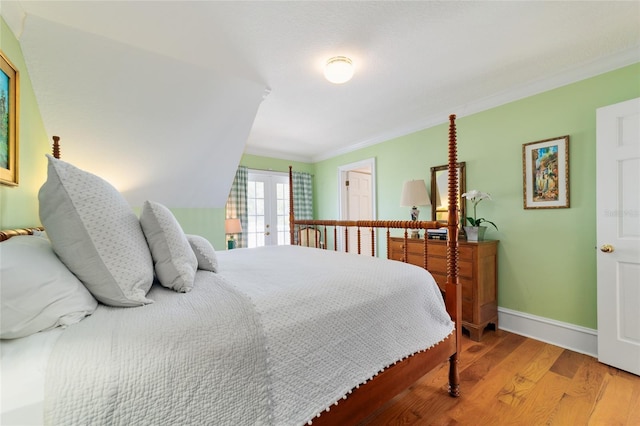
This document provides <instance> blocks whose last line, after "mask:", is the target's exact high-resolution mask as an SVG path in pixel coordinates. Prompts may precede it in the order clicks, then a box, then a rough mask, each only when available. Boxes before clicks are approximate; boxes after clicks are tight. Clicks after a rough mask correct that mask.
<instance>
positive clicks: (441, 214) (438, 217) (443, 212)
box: [431, 161, 467, 228]
mask: <svg viewBox="0 0 640 426" xmlns="http://www.w3.org/2000/svg"><path fill="white" fill-rule="evenodd" d="M456 166H457V168H458V176H459V179H458V206H459V211H460V219H459V222H460V227H461V228H462V227H463V226H464V225H465V223H466V221H467V216H466V213H467V211H466V210H467V209H466V203H464V202H463V200H462V194H464V193H465V192H466V191H467V189H466V188H467V184H466V163H465V162H464V161H462V162H459V163H457V164H456ZM448 169H449V166H447V165H446V164H445V165H444V166H435V167H431V220H435V221H438V222H442V223H446V222H447V215H448V211H447V208H446V207H443V208H438V206H436V200H438V198H440V199H442V197H441V195H444V197H445V198H446V197H447V191H446V189H447V187H448V185H445V192H444V193H443V194H440V192H439V191H438V185H437V176H438V172H442V171H444V172H445V176H446V177H447V179H448Z"/></svg>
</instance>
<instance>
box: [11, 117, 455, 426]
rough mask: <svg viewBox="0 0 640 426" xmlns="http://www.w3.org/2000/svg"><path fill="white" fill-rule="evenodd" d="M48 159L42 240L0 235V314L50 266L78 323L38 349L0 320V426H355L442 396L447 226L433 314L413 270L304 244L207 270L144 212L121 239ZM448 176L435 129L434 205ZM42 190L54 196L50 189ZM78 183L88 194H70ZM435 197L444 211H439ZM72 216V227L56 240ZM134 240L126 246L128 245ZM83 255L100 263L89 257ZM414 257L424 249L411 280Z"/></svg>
mask: <svg viewBox="0 0 640 426" xmlns="http://www.w3.org/2000/svg"><path fill="white" fill-rule="evenodd" d="M57 142H58V141H57V140H55V143H54V147H55V148H54V154H55V153H56V151H58V152H59V147H58V145H57ZM54 157H59V155H56V156H54ZM54 157H52V158H50V159H49V178H48V181H47V183H45V185H43V188H44V189H43V190H41V193H40V194H39V198H40V209H41V212H40V213H41V219H42V223H43V225H44V231H43V229H42V228H26V229H22V230H10V231H3V232H0V241H3V240H6V241H5V242H2V243H1V244H0V256H1V258H2V268H3V270H2V273H3V276H2V285H3V308H4V306H5V302H6V300H5V299H6V298H5V294H7V295H9V294H10V293H5V285H7V282H8V281H12V280H13V278H12V277H16V276H18V278H16V280H17V281H20V280H22V282H23V283H24V281H25V278H24V273H22V275H21V272H20V271H24V270H28V271H29V273H31V274H34V278H33V279H30V280H29V282H27V283H26V284H25V285H32V284H33V283H34V282H36V281H38V280H42V281H51V280H47V279H43V278H42V277H41V276H38V274H40V275H42V274H45V273H48V274H49V275H48V276H51V274H50V273H49V272H50V270H49V269H47V268H49V266H47V267H45V266H42V267H40V268H33V267H29V266H25V263H26V264H27V265H32V266H33V265H45V264H47V265H48V264H51V265H54V266H51V267H52V268H54V267H55V268H56V271H57V272H56V274H57V273H59V274H60V276H61V277H62V278H61V280H63V281H65V285H67V283H68V282H69V281H74V285H75V287H73V291H71V290H69V292H70V296H69V297H71V298H72V299H73V298H76V299H77V298H78V297H79V296H78V295H79V294H80V293H81V292H82V300H80V301H78V300H75V299H74V300H73V302H69V303H73V304H74V309H75V306H77V305H78V304H79V305H80V307H79V308H77V309H76V310H75V311H74V312H73V315H65V316H64V318H65V320H60V319H59V318H57V317H56V318H55V321H54V322H53V324H49V326H48V327H45V326H43V325H39V326H38V327H39V328H40V330H38V332H33V329H29V327H31V324H29V325H28V326H25V325H24V324H17V325H15V327H14V328H12V329H10V330H5V324H4V322H5V321H4V319H5V317H4V315H5V313H3V340H2V378H3V380H2V398H3V407H2V411H3V412H2V423H3V424H4V423H7V424H10V423H16V422H23V421H26V422H34V421H35V422H36V423H44V424H154V425H156V424H256V425H262V424H264V425H269V424H275V425H297V424H300V425H302V424H311V423H313V424H314V425H318V424H333V425H335V424H356V423H357V422H359V421H361V420H362V419H363V418H365V417H366V416H367V415H369V414H370V413H372V412H373V411H374V410H376V409H377V408H379V407H380V406H381V405H383V404H384V403H386V402H387V401H389V400H390V399H391V398H393V397H394V396H395V395H397V394H398V393H399V392H401V391H402V390H404V389H406V388H407V387H409V386H410V385H411V384H412V383H414V382H415V381H416V380H417V379H419V378H420V377H421V376H423V375H424V374H425V373H427V372H428V371H430V370H431V369H433V368H435V367H437V366H440V365H441V364H442V363H444V362H449V363H450V375H449V376H450V386H449V393H450V394H451V395H452V396H458V395H459V380H458V372H457V360H458V356H459V354H460V330H461V328H460V323H459V321H460V318H461V316H460V309H461V304H460V292H459V291H458V280H457V263H456V262H457V235H458V234H457V233H458V223H457V215H456V214H455V211H451V212H450V214H449V217H450V218H452V219H451V220H450V222H449V223H448V224H447V227H448V231H449V232H448V233H449V236H450V241H449V243H448V272H449V273H448V280H447V287H446V293H445V297H444V299H443V298H442V295H441V293H440V290H439V288H438V286H437V285H436V283H435V281H434V280H433V278H432V277H431V275H430V274H429V273H428V272H427V271H426V270H425V268H418V267H416V266H413V265H408V264H404V263H402V262H396V261H390V260H387V259H381V258H378V257H374V256H357V255H354V254H347V253H338V252H336V251H332V250H327V249H326V247H325V245H324V244H309V239H307V240H306V241H307V245H308V246H309V245H311V246H313V247H296V246H295V244H292V245H290V246H278V247H271V248H260V249H237V250H232V251H224V252H216V251H215V250H214V249H213V247H211V245H210V244H209V243H208V242H207V241H206V240H204V239H203V238H201V237H198V236H193V235H184V234H183V233H182V231H181V229H180V228H179V225H177V221H175V218H173V216H172V215H171V213H170V212H169V211H168V209H166V208H164V207H163V206H161V205H158V204H157V203H153V202H147V203H145V206H144V207H143V210H142V213H141V215H140V218H139V219H138V218H137V217H136V220H135V221H134V220H133V219H132V216H131V215H130V214H129V213H130V212H128V211H127V207H126V203H124V204H123V203H122V200H120V199H119V198H118V194H115V193H114V192H113V190H112V189H110V188H109V187H108V184H106V183H105V182H103V181H101V180H100V179H99V178H97V177H94V176H92V175H90V174H88V173H86V172H83V171H80V170H77V169H75V168H73V166H71V165H67V164H63V163H60V161H61V160H59V159H57V158H54ZM456 162H457V159H456V136H455V116H453V115H452V116H451V117H450V126H449V164H450V165H453V166H450V174H449V177H450V192H455V188H456V187H457V182H456V181H455V179H456V178H457V174H456V173H455V164H456ZM52 168H53V169H52ZM52 173H54V174H56V178H57V179H58V180H60V181H63V182H62V183H61V182H57V183H56V185H54V186H53V187H52V184H51V183H50V180H51V178H50V176H51V174H52ZM83 179H84V180H86V181H87V182H88V183H87V185H88V186H86V187H83V186H82V185H80V184H78V183H77V182H79V181H80V182H82V181H83ZM65 182H66V186H65ZM59 186H62V187H63V188H62V189H64V191H62V192H64V194H63V195H64V196H67V192H69V191H71V192H73V191H77V192H79V193H80V194H81V195H82V196H83V197H84V198H82V200H80V201H78V200H77V199H75V200H72V201H74V202H66V203H64V202H63V203H61V202H60V201H59V200H58V198H60V197H61V196H63V195H61V193H60V191H61V188H59ZM87 187H88V188H91V191H89V192H91V194H90V196H88V197H87V196H86V192H87V189H86V188H87ZM95 188H98V189H95ZM452 188H453V189H452ZM94 190H95V191H98V192H100V191H102V192H106V193H107V196H104V197H96V196H95V193H94ZM52 194H53V195H52ZM449 196H450V203H449V204H450V205H451V206H455V196H456V195H455V193H452V194H449ZM52 199H53V200H56V201H55V203H54V202H52ZM451 201H452V202H451ZM82 203H85V204H86V205H85V206H84V208H83V207H82ZM101 203H102V204H101ZM290 205H291V206H293V202H291V203H290ZM96 215H98V217H96ZM76 216H77V217H86V218H89V219H85V220H84V222H82V220H81V222H82V223H80V225H79V224H78V223H77V222H74V223H72V224H71V225H69V224H66V225H64V223H66V222H68V221H69V220H70V218H73V219H74V220H77V219H78V218H77V217H76ZM134 216H135V215H134ZM92 221H93V222H92ZM290 221H291V223H290V229H291V238H292V240H291V241H292V243H294V242H295V233H296V230H297V229H300V227H304V226H309V225H311V226H314V227H321V226H326V225H327V223H328V222H327V221H317V222H312V223H307V222H305V221H297V220H296V219H295V212H293V211H291V213H290ZM94 222H98V223H99V224H100V226H97V225H95V223H94ZM92 223H93V224H92ZM63 225H64V226H63ZM65 226H67V228H65ZM68 226H73V227H72V228H68ZM113 226H119V227H121V230H120V231H119V232H114V231H113V229H111V228H112V227H113ZM337 226H343V227H347V226H355V227H357V228H362V227H368V228H383V229H386V230H387V235H388V233H389V230H390V229H404V231H405V238H406V235H407V229H415V228H420V229H428V228H430V227H434V226H438V225H437V224H435V223H433V222H405V221H393V222H388V221H367V222H357V223H339V224H337ZM78 227H80V228H82V232H79V231H76V229H77V228H78ZM138 228H140V233H139V235H138V238H137V239H135V238H133V237H132V236H131V235H129V234H136V232H137V231H136V232H133V231H132V229H134V230H137V229H138ZM70 234H71V235H70ZM325 234H326V231H325ZM136 235H137V234H136ZM140 235H142V238H143V240H142V241H141V240H140ZM358 235H359V233H358ZM387 238H388V237H387ZM86 240H89V241H90V243H91V245H92V247H88V246H87V245H86ZM102 240H105V241H106V242H105V241H102ZM83 244H85V245H83ZM100 244H102V245H104V246H106V248H102V250H103V251H102V252H99V253H98V254H99V255H96V256H90V255H89V254H88V252H90V251H91V250H93V249H94V248H93V246H99V245H100ZM142 245H144V247H142ZM358 245H359V244H358ZM314 247H321V248H314ZM323 248H324V249H323ZM104 250H106V252H107V253H108V256H107V255H104V253H105V252H104ZM145 250H146V251H145ZM427 251H428V243H427V241H426V240H425V267H426V268H427V269H428V265H427V264H426V252H427ZM25 253H26V254H25ZM29 253H38V256H39V257H37V258H35V257H34V258H31V257H28V256H30V255H29ZM12 256H13V257H12ZM83 256H84V258H83ZM87 256H88V257H87ZM47 262H49V263H47ZM135 262H140V264H141V265H143V266H135V267H134V266H132V264H133V263H135ZM150 262H151V266H149V263H150ZM16 265H17V266H16ZM11 266H15V268H14V269H13V270H9V271H8V272H7V269H10V267H11ZM20 268H23V269H20ZM149 268H151V275H152V280H151V282H149V280H148V275H149ZM16 271H17V272H16ZM69 271H72V272H73V274H71V278H70V277H69V274H70V272H69ZM283 271H285V272H284V273H283ZM11 274H13V275H11ZM55 276H56V277H57V276H58V275H55ZM140 277H147V279H142V278H140ZM119 280H120V281H119ZM123 280H124V281H123ZM78 282H79V283H80V284H78ZM107 283H108V284H109V285H108V286H107ZM46 284H47V285H48V284H50V283H46ZM78 285H79V287H78ZM36 289H37V291H38V292H39V293H38V294H46V291H48V292H54V293H55V292H57V291H59V290H58V289H57V287H54V288H53V289H46V291H45V290H42V288H40V287H37V288H36ZM14 290H15V289H14ZM67 290H68V289H67ZM67 290H65V291H67ZM55 294H58V293H55ZM87 295H89V296H87ZM54 296H55V295H54ZM16 297H32V296H29V295H26V296H24V295H18V296H16ZM39 297H40V298H44V296H39ZM17 300H19V299H17ZM29 300H31V299H29ZM40 302H41V303H43V304H44V305H45V306H46V307H47V309H48V308H49V307H50V306H51V304H50V303H46V302H47V301H46V300H45V301H40ZM30 303H31V302H30ZM34 303H35V302H34ZM64 303H66V302H64ZM64 303H62V304H64ZM3 312H5V310H4V309H3ZM7 312H9V311H7ZM36 314H38V315H40V313H36ZM34 315H35V314H34ZM52 315H53V316H56V315H57V316H58V317H59V316H60V313H59V312H58V313H53V314H51V313H49V314H48V316H52ZM36 316H37V315H36ZM39 320H40V319H39ZM49 321H50V322H51V318H49ZM9 323H11V321H8V322H7V327H8V325H10V324H9ZM61 326H62V327H61ZM21 327H22V328H23V329H21ZM25 327H26V328H27V330H26V331H25V330H24V328H25ZM42 327H44V328H42ZM9 328H10V327H9ZM5 331H6V334H5ZM25 334H26V335H25Z"/></svg>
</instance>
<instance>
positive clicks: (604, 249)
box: [600, 244, 614, 253]
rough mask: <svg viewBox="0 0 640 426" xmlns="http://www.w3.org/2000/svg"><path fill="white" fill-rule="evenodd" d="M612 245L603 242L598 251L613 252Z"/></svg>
mask: <svg viewBox="0 0 640 426" xmlns="http://www.w3.org/2000/svg"><path fill="white" fill-rule="evenodd" d="M613 250H614V248H613V246H612V245H611V244H605V245H603V246H602V247H600V251H601V252H603V253H613Z"/></svg>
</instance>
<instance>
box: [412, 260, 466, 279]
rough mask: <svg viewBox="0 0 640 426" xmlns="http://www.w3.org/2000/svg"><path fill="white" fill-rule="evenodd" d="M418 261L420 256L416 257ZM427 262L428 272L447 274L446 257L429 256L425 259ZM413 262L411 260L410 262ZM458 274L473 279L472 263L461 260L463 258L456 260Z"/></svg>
mask: <svg viewBox="0 0 640 426" xmlns="http://www.w3.org/2000/svg"><path fill="white" fill-rule="evenodd" d="M418 259H419V261H420V262H422V257H421V256H420V257H418ZM409 261H411V255H409ZM427 261H428V263H427V269H428V270H429V272H431V273H440V274H444V275H446V274H447V259H444V258H442V257H431V256H429V258H428V259H427ZM411 263H413V262H411ZM418 265H419V266H421V265H422V263H419V264H418ZM458 276H460V277H465V278H469V279H473V264H472V263H471V262H469V261H463V260H459V261H458Z"/></svg>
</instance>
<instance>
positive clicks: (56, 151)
mask: <svg viewBox="0 0 640 426" xmlns="http://www.w3.org/2000/svg"><path fill="white" fill-rule="evenodd" d="M53 158H57V159H58V160H59V159H60V136H54V137H53Z"/></svg>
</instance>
